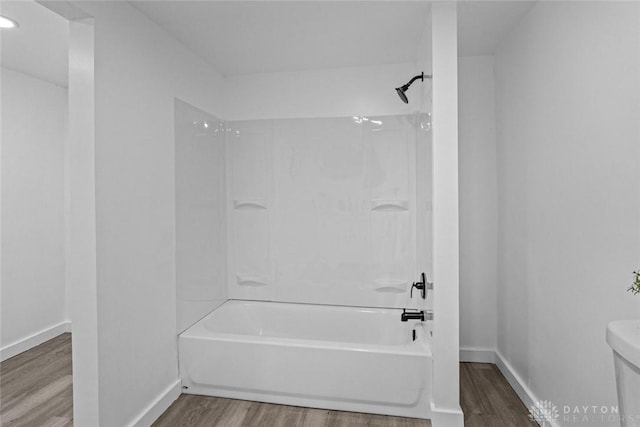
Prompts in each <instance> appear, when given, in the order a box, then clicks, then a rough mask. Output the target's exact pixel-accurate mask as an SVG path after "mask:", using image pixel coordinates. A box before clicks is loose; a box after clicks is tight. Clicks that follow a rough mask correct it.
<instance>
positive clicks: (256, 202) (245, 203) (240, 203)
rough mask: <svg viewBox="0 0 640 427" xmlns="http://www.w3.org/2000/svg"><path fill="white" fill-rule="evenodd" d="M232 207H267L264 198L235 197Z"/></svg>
mask: <svg viewBox="0 0 640 427" xmlns="http://www.w3.org/2000/svg"><path fill="white" fill-rule="evenodd" d="M233 208H234V209H267V201H266V200H265V199H235V200H234V201H233Z"/></svg>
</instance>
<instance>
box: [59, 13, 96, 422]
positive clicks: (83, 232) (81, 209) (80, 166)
mask: <svg viewBox="0 0 640 427" xmlns="http://www.w3.org/2000/svg"><path fill="white" fill-rule="evenodd" d="M94 112H95V92H94V21H93V19H91V18H88V19H82V20H77V21H71V22H70V26H69V151H68V153H67V156H68V159H67V161H68V175H69V177H68V183H69V192H68V194H69V195H68V197H69V230H68V237H67V239H68V242H67V245H68V248H67V286H69V289H70V303H71V319H72V322H73V336H72V353H73V422H74V424H75V425H77V426H97V425H99V424H100V423H99V407H98V283H97V264H96V263H97V258H96V256H97V251H96V197H95V188H96V187H95V185H96V184H95V114H94Z"/></svg>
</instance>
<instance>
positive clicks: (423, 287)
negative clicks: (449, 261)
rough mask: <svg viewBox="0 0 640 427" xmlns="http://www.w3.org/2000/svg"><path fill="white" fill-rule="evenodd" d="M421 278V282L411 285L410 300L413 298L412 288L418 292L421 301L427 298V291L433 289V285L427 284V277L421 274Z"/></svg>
mask: <svg viewBox="0 0 640 427" xmlns="http://www.w3.org/2000/svg"><path fill="white" fill-rule="evenodd" d="M421 278H422V280H421V281H420V282H413V285H411V293H410V298H413V288H416V289H418V290H419V291H420V296H421V297H422V299H426V298H427V289H433V283H431V282H427V275H426V274H424V272H423V273H422V275H421Z"/></svg>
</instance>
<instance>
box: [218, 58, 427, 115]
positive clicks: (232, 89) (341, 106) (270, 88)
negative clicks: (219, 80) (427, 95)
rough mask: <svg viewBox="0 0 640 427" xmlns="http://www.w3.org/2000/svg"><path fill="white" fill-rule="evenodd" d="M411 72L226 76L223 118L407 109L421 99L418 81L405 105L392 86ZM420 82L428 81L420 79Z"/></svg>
mask: <svg viewBox="0 0 640 427" xmlns="http://www.w3.org/2000/svg"><path fill="white" fill-rule="evenodd" d="M415 74H416V64H414V63H405V64H390V65H379V66H371V67H353V68H337V69H327V70H310V71H295V72H282V73H267V74H251V75H242V76H231V77H227V78H226V79H225V81H224V89H225V112H224V115H223V117H224V119H225V120H252V119H285V118H300V117H344V116H346V117H350V116H361V115H364V116H381V115H393V114H409V113H412V112H414V111H415V110H417V109H418V108H417V107H418V106H419V103H418V102H419V101H420V100H421V99H422V95H421V90H420V88H419V87H418V86H419V85H420V84H421V83H420V82H419V81H418V82H416V83H414V85H412V86H411V89H410V90H409V91H408V97H409V101H410V103H409V104H408V105H407V104H404V103H403V102H401V101H400V98H398V95H397V94H396V91H395V90H394V88H396V87H398V86H401V85H403V84H405V83H406V82H407V81H409V79H410V78H411V77H413V76H414V75H415ZM424 85H428V86H430V85H431V82H425V83H424Z"/></svg>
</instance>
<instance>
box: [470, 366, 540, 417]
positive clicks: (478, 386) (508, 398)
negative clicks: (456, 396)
mask: <svg viewBox="0 0 640 427" xmlns="http://www.w3.org/2000/svg"><path fill="white" fill-rule="evenodd" d="M460 406H462V411H463V412H464V425H465V427H527V426H532V427H537V426H538V424H537V423H536V422H534V421H532V420H531V419H529V411H528V410H527V407H526V406H524V403H522V401H521V400H520V398H518V395H517V394H516V392H515V391H513V388H511V386H510V385H509V383H508V382H507V380H506V379H505V378H504V376H503V375H502V373H500V371H499V370H498V368H497V367H496V365H493V364H489V363H461V364H460Z"/></svg>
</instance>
